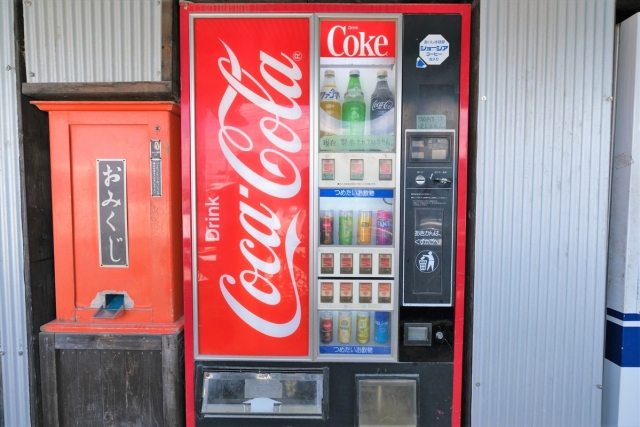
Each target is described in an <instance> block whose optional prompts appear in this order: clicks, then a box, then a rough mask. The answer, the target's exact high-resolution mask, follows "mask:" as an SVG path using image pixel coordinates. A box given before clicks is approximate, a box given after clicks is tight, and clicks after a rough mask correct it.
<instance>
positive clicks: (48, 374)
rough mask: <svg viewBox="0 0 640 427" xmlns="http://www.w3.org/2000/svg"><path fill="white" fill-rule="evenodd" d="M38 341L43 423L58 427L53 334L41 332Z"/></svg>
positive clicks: (47, 426)
mask: <svg viewBox="0 0 640 427" xmlns="http://www.w3.org/2000/svg"><path fill="white" fill-rule="evenodd" d="M39 340H40V375H41V380H40V381H41V382H40V387H41V390H42V410H43V412H44V414H43V423H44V426H45V427H58V426H59V425H60V422H59V418H58V384H57V374H56V373H57V372H56V348H55V334H51V333H48V332H41V333H40V335H39Z"/></svg>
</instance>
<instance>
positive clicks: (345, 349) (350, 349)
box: [320, 345, 391, 356]
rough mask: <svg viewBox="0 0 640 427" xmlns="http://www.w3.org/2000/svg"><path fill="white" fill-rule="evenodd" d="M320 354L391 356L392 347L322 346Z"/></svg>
mask: <svg viewBox="0 0 640 427" xmlns="http://www.w3.org/2000/svg"><path fill="white" fill-rule="evenodd" d="M320 354H355V355H360V356H362V355H367V354H391V347H378V346H359V345H321V346H320Z"/></svg>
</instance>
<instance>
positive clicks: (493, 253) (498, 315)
mask: <svg viewBox="0 0 640 427" xmlns="http://www.w3.org/2000/svg"><path fill="white" fill-rule="evenodd" d="M614 8H615V2H614V0H584V1H577V0H540V1H502V0H482V1H481V2H480V34H481V36H480V37H481V39H480V53H479V55H480V64H479V97H480V101H479V103H480V105H479V107H478V158H477V210H476V215H477V216H476V218H477V219H476V227H477V229H476V244H475V281H474V315H473V349H472V351H473V361H472V373H471V375H472V390H471V392H472V408H471V411H472V412H471V421H472V425H473V426H474V427H479V426H491V427H495V426H596V425H600V413H601V399H602V391H601V389H600V388H599V385H600V384H602V364H603V345H604V317H605V286H606V265H607V233H608V230H607V228H608V205H609V203H608V202H609V170H610V166H609V164H610V152H611V148H610V130H611V110H612V102H611V99H610V98H609V97H610V96H611V95H612V69H613V46H614Z"/></svg>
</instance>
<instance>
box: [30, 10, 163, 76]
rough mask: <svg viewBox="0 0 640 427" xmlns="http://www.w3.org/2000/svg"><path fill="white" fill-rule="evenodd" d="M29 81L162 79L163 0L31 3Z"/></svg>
mask: <svg viewBox="0 0 640 427" xmlns="http://www.w3.org/2000/svg"><path fill="white" fill-rule="evenodd" d="M23 4H24V26H25V50H26V67H27V82H28V83H95V82H134V81H160V79H161V71H162V68H161V65H162V37H161V30H162V2H161V1H160V0H29V1H25V2H23Z"/></svg>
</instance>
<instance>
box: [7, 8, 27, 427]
mask: <svg viewBox="0 0 640 427" xmlns="http://www.w3.org/2000/svg"><path fill="white" fill-rule="evenodd" d="M13 28H14V25H13V2H11V1H0V61H1V62H0V94H1V97H2V103H0V364H1V365H2V390H3V400H4V405H3V406H4V425H5V426H7V427H9V426H28V425H31V421H30V415H29V379H28V378H29V377H28V360H27V348H26V347H27V346H26V342H27V329H26V328H27V326H26V311H25V294H24V292H25V284H24V252H23V246H22V245H23V240H22V219H21V218H22V216H21V212H22V201H21V197H20V145H19V140H18V110H17V100H18V98H17V94H16V70H15V65H16V64H15V49H14V34H13ZM0 425H2V420H0Z"/></svg>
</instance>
